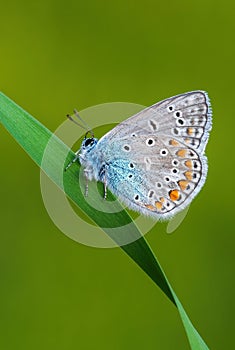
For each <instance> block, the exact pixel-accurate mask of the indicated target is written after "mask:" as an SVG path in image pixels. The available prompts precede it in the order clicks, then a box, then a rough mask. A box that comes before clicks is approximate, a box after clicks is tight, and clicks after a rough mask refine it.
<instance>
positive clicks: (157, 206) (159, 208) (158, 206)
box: [155, 202, 162, 210]
mask: <svg viewBox="0 0 235 350" xmlns="http://www.w3.org/2000/svg"><path fill="white" fill-rule="evenodd" d="M155 206H156V208H157V209H158V210H161V209H162V203H161V202H155Z"/></svg>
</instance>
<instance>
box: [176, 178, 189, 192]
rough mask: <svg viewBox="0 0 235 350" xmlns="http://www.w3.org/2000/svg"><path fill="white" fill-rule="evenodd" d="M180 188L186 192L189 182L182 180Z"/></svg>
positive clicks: (179, 183)
mask: <svg viewBox="0 0 235 350" xmlns="http://www.w3.org/2000/svg"><path fill="white" fill-rule="evenodd" d="M178 185H179V187H180V188H181V190H182V191H185V190H186V188H187V186H188V181H186V180H180V181H179V182H178Z"/></svg>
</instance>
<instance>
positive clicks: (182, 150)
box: [176, 149, 187, 158]
mask: <svg viewBox="0 0 235 350" xmlns="http://www.w3.org/2000/svg"><path fill="white" fill-rule="evenodd" d="M176 154H177V156H179V157H182V158H183V157H185V156H186V154H187V150H186V149H180V150H179V151H177V152H176Z"/></svg>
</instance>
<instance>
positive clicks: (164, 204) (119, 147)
mask: <svg viewBox="0 0 235 350" xmlns="http://www.w3.org/2000/svg"><path fill="white" fill-rule="evenodd" d="M210 129H211V112H210V105H209V101H208V98H207V95H206V93H204V92H201V91H194V92H190V93H186V94H182V95H178V96H175V97H172V98H169V99H167V100H164V101H162V102H160V103H157V104H155V105H153V106H151V107H149V108H146V109H144V110H143V111H141V112H139V113H138V114H136V115H134V116H132V117H130V118H128V119H127V120H125V121H124V122H122V123H120V124H119V125H118V126H116V127H115V128H114V129H112V130H111V131H110V132H109V133H107V134H106V135H105V136H104V137H103V138H102V139H101V140H100V141H99V144H100V145H99V146H100V147H99V148H100V150H101V149H102V152H103V158H104V160H105V162H106V163H107V175H106V176H107V185H108V187H109V188H110V190H111V191H112V192H114V193H115V194H117V195H118V197H119V198H120V199H121V200H122V201H123V202H124V203H126V204H127V205H128V206H129V207H131V208H132V209H134V210H137V211H139V212H141V213H144V214H149V215H153V216H155V217H156V216H159V217H161V218H164V217H166V218H167V217H169V216H171V215H173V214H175V213H176V212H177V211H179V210H181V209H183V208H184V207H185V206H187V205H188V204H189V203H190V202H191V200H192V199H193V198H194V197H195V195H196V194H197V193H198V192H199V191H200V189H201V187H202V186H203V184H204V182H205V178H206V173H207V160H206V157H205V156H204V155H203V153H204V149H205V146H206V143H207V141H208V133H209V131H210Z"/></svg>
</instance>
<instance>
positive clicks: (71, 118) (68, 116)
mask: <svg viewBox="0 0 235 350" xmlns="http://www.w3.org/2000/svg"><path fill="white" fill-rule="evenodd" d="M66 117H67V118H68V119H69V120H71V121H72V122H73V123H74V124H76V125H78V126H80V128H82V129H85V130H87V129H86V128H85V127H84V126H83V125H81V124H79V123H78V122H77V121H76V120H74V119H73V117H71V115H70V114H67V115H66Z"/></svg>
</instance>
